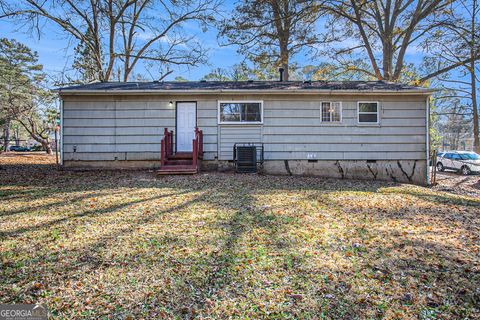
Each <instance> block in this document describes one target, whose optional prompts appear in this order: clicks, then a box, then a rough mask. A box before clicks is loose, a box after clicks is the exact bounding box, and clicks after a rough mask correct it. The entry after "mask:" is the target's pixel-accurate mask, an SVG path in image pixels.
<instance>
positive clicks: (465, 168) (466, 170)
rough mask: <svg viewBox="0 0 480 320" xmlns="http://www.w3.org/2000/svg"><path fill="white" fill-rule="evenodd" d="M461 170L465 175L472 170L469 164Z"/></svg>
mask: <svg viewBox="0 0 480 320" xmlns="http://www.w3.org/2000/svg"><path fill="white" fill-rule="evenodd" d="M460 172H461V173H462V174H463V175H464V176H468V175H469V174H470V173H471V171H470V168H469V167H467V166H463V167H462V169H460Z"/></svg>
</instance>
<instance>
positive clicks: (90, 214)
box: [0, 191, 188, 239]
mask: <svg viewBox="0 0 480 320" xmlns="http://www.w3.org/2000/svg"><path fill="white" fill-rule="evenodd" d="M187 192H188V191H184V192H178V193H171V194H163V195H158V196H153V197H149V198H145V199H138V200H134V201H129V202H125V203H121V204H118V205H114V206H110V207H108V208H103V209H91V210H85V211H83V212H81V213H79V214H73V215H70V216H67V217H63V218H60V219H55V220H52V221H49V222H46V223H42V224H38V225H33V226H30V227H23V228H19V229H16V230H12V231H0V239H1V238H6V237H12V236H18V235H21V234H22V233H25V232H32V231H37V230H40V229H48V228H50V227H52V226H57V225H59V224H62V223H65V222H67V221H70V220H74V219H78V218H82V217H93V216H99V215H104V214H108V213H112V212H115V211H117V210H121V209H124V208H128V207H129V206H131V205H134V204H139V203H142V202H147V201H151V200H157V199H161V198H166V197H171V196H176V195H181V194H185V193H187Z"/></svg>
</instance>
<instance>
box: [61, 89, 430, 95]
mask: <svg viewBox="0 0 480 320" xmlns="http://www.w3.org/2000/svg"><path fill="white" fill-rule="evenodd" d="M55 91H57V92H58V93H59V94H60V95H61V96H62V95H63V96H65V95H139V94H141V95H158V94H182V95H197V94H206V95H214V94H242V95H244V94H280V95H289V94H305V95H344V94H356V95H399V94H401V95H428V96H429V95H431V94H432V93H433V92H435V90H364V91H361V90H311V89H310V90H305V89H294V90H288V89H287V90H245V89H236V90H235V89H216V90H55Z"/></svg>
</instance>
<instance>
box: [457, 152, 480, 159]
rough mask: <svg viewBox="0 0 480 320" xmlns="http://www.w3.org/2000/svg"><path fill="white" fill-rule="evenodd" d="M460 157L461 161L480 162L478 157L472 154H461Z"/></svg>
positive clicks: (479, 156)
mask: <svg viewBox="0 0 480 320" xmlns="http://www.w3.org/2000/svg"><path fill="white" fill-rule="evenodd" d="M460 157H461V158H462V160H480V155H479V154H477V153H475V152H472V153H461V154H460Z"/></svg>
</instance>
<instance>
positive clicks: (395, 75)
mask: <svg viewBox="0 0 480 320" xmlns="http://www.w3.org/2000/svg"><path fill="white" fill-rule="evenodd" d="M451 2H452V1H451V0H366V1H356V0H329V1H327V3H326V4H325V10H328V12H330V13H331V14H332V15H331V18H330V21H329V23H328V27H329V31H331V32H333V34H337V35H338V34H341V35H343V38H344V39H351V40H353V41H345V43H348V46H342V47H340V48H338V47H337V48H334V50H333V54H332V56H333V57H335V58H337V59H338V60H340V61H342V60H341V59H342V58H345V57H347V58H349V57H351V56H353V57H358V56H363V55H364V54H365V55H366V57H367V59H368V61H369V68H368V69H363V68H360V69H359V68H356V66H355V65H354V64H353V63H351V62H350V63H348V62H346V61H351V59H346V60H343V61H342V62H343V63H344V64H346V66H347V67H348V68H350V69H357V70H358V71H360V72H364V73H366V74H368V75H369V76H370V77H372V78H376V79H379V80H387V81H400V80H401V77H402V76H403V72H404V68H405V65H406V61H405V60H406V54H407V52H408V50H409V49H412V48H413V49H414V48H415V47H416V46H417V45H418V44H419V43H420V41H421V40H422V39H424V38H425V37H426V35H427V34H428V33H429V32H430V31H432V30H435V29H437V28H440V27H442V26H443V24H444V23H445V21H446V20H447V19H448V13H449V5H450V3H451ZM479 58H480V55H479V54H478V53H477V54H476V55H475V56H474V57H473V59H474V60H478V59H479ZM471 60H472V58H468V59H465V60H463V61H457V62H454V63H451V64H448V65H444V66H442V67H441V68H438V69H436V70H433V71H431V72H430V73H428V74H425V75H422V76H420V77H419V79H418V81H417V82H418V83H424V82H426V81H427V80H429V79H431V78H433V77H435V76H437V75H440V74H442V73H445V72H448V71H450V70H453V69H455V68H457V67H459V66H462V65H464V64H465V63H467V62H469V61H471Z"/></svg>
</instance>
